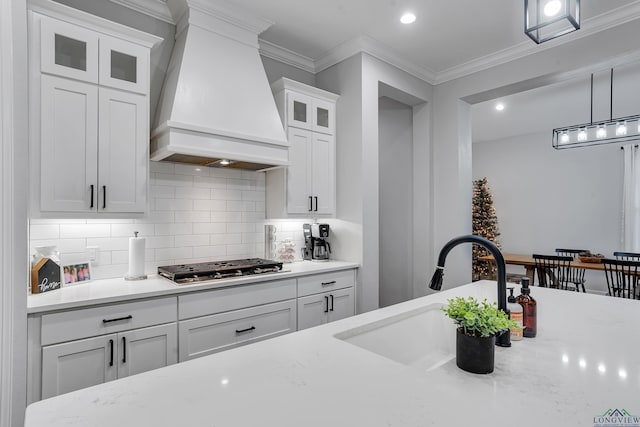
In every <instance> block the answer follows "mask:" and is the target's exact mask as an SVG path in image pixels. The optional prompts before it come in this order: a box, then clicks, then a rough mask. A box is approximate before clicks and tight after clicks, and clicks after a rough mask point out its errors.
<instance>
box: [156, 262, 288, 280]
mask: <svg viewBox="0 0 640 427" xmlns="http://www.w3.org/2000/svg"><path fill="white" fill-rule="evenodd" d="M281 270H282V263H281V262H276V261H271V260H268V259H262V258H248V259H236V260H229V261H213V262H200V263H195V264H178V265H165V266H161V267H158V274H159V275H161V276H163V277H166V278H167V279H169V280H172V281H174V282H175V283H178V284H185V283H195V282H203V281H205V280H218V279H225V278H231V277H240V276H249V275H255V274H264V273H277V272H279V271H281Z"/></svg>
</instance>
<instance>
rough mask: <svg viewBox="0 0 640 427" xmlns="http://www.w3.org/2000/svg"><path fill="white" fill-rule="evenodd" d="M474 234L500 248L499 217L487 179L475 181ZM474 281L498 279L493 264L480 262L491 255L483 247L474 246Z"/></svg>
mask: <svg viewBox="0 0 640 427" xmlns="http://www.w3.org/2000/svg"><path fill="white" fill-rule="evenodd" d="M472 221H473V224H472V230H473V234H475V235H477V236H481V237H484V238H485V239H487V240H490V241H492V242H493V243H495V244H496V246H498V247H500V244H499V242H498V236H500V232H499V231H498V217H497V216H496V210H495V208H494V207H493V197H491V192H490V191H489V185H488V184H487V178H482V179H479V180H477V181H473V210H472ZM472 255H473V258H472V259H473V280H474V281H475V280H481V279H487V278H490V279H492V278H495V277H496V266H495V263H493V262H487V261H480V260H478V258H479V257H481V256H485V255H489V251H487V250H486V249H485V248H483V247H482V246H478V245H473V252H472Z"/></svg>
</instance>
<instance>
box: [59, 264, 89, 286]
mask: <svg viewBox="0 0 640 427" xmlns="http://www.w3.org/2000/svg"><path fill="white" fill-rule="evenodd" d="M90 280H91V263H89V262H88V261H86V262H85V261H81V262H75V263H73V264H67V265H64V266H62V281H63V282H64V284H65V285H76V284H79V283H87V282H89V281H90Z"/></svg>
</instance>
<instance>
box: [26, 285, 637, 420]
mask: <svg viewBox="0 0 640 427" xmlns="http://www.w3.org/2000/svg"><path fill="white" fill-rule="evenodd" d="M495 287H496V286H495V282H488V281H483V282H476V283H474V284H471V285H465V286H461V287H458V288H454V289H450V290H446V291H442V292H439V293H435V294H432V295H429V296H426V297H422V298H418V299H414V300H411V301H408V302H405V303H401V304H396V305H393V306H390V307H386V308H383V309H379V310H375V311H372V312H368V313H364V314H361V315H358V316H354V317H351V318H348V319H344V320H340V321H337V322H333V323H329V324H326V325H323V326H319V327H315V328H310V329H307V330H303V331H300V332H296V333H293V334H289V335H284V336H281V337H278V338H274V339H271V340H267V341H262V342H258V343H255V344H252V345H249V346H245V347H240V348H236V349H232V350H229V351H226V352H222V353H218V354H214V355H211V356H206V357H203V358H200V359H195V360H192V361H188V362H184V363H180V364H177V365H172V366H169V367H166V368H162V369H158V370H155V371H149V372H146V373H143V374H139V375H134V376H131V377H128V378H123V379H120V380H116V381H112V382H109V383H106V384H102V385H99V386H95V387H90V388H87V389H83V390H79V391H76V392H72V393H68V394H64V395H60V396H57V397H54V398H51V399H47V400H43V401H40V402H36V403H33V404H32V405H30V406H29V407H28V408H27V413H26V424H25V426H26V427H38V426H47V427H62V426H83V427H92V426H116V425H117V426H156V427H160V426H178V425H179V426H215V427H231V426H233V427H247V426H256V427H257V426H269V427H271V426H273V427H288V426H291V427H294V426H295V427H300V426H305V427H315V426H318V427H320V426H321V427H327V426H331V427H336V426H349V427H353V426H367V427H383V426H384V427H389V426H394V427H400V426H403V427H409V426H415V427H425V426H465V427H466V426H505V427H506V426H509V427H513V426H519V427H523V426H531V427H533V426H535V427H540V426H563V427H567V426H587V427H595V426H596V425H598V424H597V423H596V421H602V418H601V416H602V415H603V414H605V412H606V411H608V410H615V409H619V410H620V411H622V410H625V411H627V413H629V414H631V415H636V416H640V399H639V396H640V339H638V333H637V325H638V324H639V323H640V301H633V300H622V299H617V298H611V297H605V296H600V295H590V294H580V293H574V292H570V291H561V290H554V289H540V288H532V296H533V297H534V298H536V300H537V301H538V336H537V337H536V338H531V339H526V338H525V339H523V340H522V341H517V342H513V345H512V347H511V348H499V347H496V363H495V370H494V372H493V373H492V374H488V375H476V374H470V373H467V372H464V371H462V370H460V369H458V368H457V367H456V364H455V358H454V359H451V360H449V361H447V362H445V363H444V364H442V365H441V366H439V367H438V368H436V369H432V370H429V371H425V370H424V369H420V368H417V367H415V366H409V365H405V364H402V363H398V362H395V361H393V360H391V359H388V358H386V357H383V356H380V355H378V354H376V353H373V352H370V351H368V350H364V349H362V348H360V347H357V346H354V345H352V344H350V343H348V342H345V341H343V340H340V339H338V338H336V337H335V335H336V334H341V333H342V334H343V333H344V332H345V331H350V330H352V329H353V328H362V327H366V325H368V324H370V323H372V322H379V321H384V320H385V319H388V318H390V317H393V316H398V315H403V314H404V313H407V312H411V311H412V310H419V309H420V308H421V307H425V306H427V305H429V304H431V303H443V302H445V303H446V300H447V299H448V298H451V297H453V296H456V295H462V296H466V295H474V296H476V297H479V298H484V297H487V298H488V299H490V300H491V299H493V300H495V295H496V290H495ZM517 293H519V289H517V287H516V294H517ZM442 315H443V316H444V314H442ZM415 339H416V340H420V339H421V337H420V336H419V335H417V334H416V336H415ZM601 425H607V424H601ZM626 425H635V426H637V425H640V418H638V419H636V424H626Z"/></svg>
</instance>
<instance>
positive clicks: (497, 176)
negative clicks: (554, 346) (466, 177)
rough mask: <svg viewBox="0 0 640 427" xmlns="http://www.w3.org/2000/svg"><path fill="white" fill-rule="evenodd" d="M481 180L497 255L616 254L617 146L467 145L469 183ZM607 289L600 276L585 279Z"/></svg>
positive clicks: (542, 136) (529, 141)
mask: <svg viewBox="0 0 640 427" xmlns="http://www.w3.org/2000/svg"><path fill="white" fill-rule="evenodd" d="M482 177H487V179H488V181H489V185H490V188H491V192H492V194H493V201H494V206H495V208H496V213H497V215H498V224H499V229H500V233H501V235H500V241H501V243H502V250H503V251H505V252H514V253H524V254H533V253H542V254H554V250H555V248H558V247H564V248H575V249H589V250H591V251H592V252H600V253H602V254H604V255H607V256H613V252H614V251H616V250H619V248H620V221H621V206H622V150H620V148H619V147H618V146H615V145H608V146H607V145H604V146H596V147H586V148H576V149H569V150H555V149H553V148H552V147H551V136H550V134H549V133H547V132H545V133H538V134H530V135H521V136H519V137H517V138H509V139H503V140H497V141H491V142H481V143H475V144H473V179H480V178H482ZM587 287H588V288H589V290H596V291H606V282H605V279H604V275H603V274H602V273H600V274H593V275H590V277H588V278H587Z"/></svg>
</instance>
